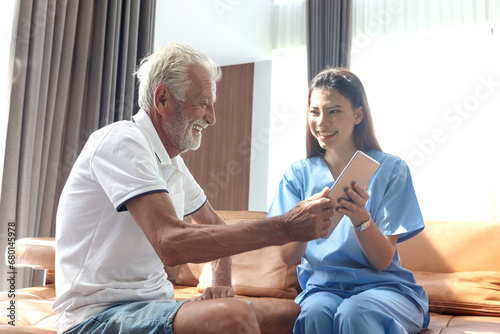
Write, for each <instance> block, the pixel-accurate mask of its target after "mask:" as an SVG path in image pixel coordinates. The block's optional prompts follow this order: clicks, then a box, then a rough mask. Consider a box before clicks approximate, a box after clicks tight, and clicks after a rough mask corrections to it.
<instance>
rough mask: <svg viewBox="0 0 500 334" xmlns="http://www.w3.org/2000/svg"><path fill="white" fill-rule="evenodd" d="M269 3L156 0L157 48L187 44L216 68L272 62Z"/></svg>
mask: <svg viewBox="0 0 500 334" xmlns="http://www.w3.org/2000/svg"><path fill="white" fill-rule="evenodd" d="M272 13H273V4H272V1H270V0H251V1H249V0H246V1H243V0H158V2H157V6H156V27H155V29H156V33H155V39H154V44H155V46H156V47H158V46H161V45H163V44H165V43H166V42H169V41H171V42H179V43H183V44H189V45H191V46H192V47H193V48H195V49H197V50H200V51H202V52H203V53H205V54H206V55H207V56H209V57H210V58H212V59H213V60H215V61H216V62H217V63H218V64H219V65H221V66H225V65H235V64H245V63H253V62H259V61H265V60H269V59H271V52H272V33H271V29H272Z"/></svg>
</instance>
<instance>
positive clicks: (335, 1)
mask: <svg viewBox="0 0 500 334" xmlns="http://www.w3.org/2000/svg"><path fill="white" fill-rule="evenodd" d="M351 15H352V0H308V1H307V27H308V33H307V54H308V77H309V80H311V79H312V78H313V77H314V76H315V75H316V74H317V73H318V72H320V71H321V70H322V69H323V68H325V67H326V66H342V67H347V68H348V67H349V57H350V49H351V30H352V28H351V24H352V23H351V21H352V18H351Z"/></svg>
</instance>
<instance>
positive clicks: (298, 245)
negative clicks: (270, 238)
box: [280, 242, 307, 266]
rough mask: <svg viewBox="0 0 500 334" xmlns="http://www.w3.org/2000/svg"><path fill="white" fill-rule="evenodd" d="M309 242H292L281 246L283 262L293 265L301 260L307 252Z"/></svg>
mask: <svg viewBox="0 0 500 334" xmlns="http://www.w3.org/2000/svg"><path fill="white" fill-rule="evenodd" d="M306 248H307V242H291V243H289V244H286V245H283V246H281V247H280V256H281V259H282V260H283V262H285V263H286V264H287V265H289V266H291V265H292V264H295V263H297V262H299V261H300V259H301V258H302V256H304V253H305V252H306Z"/></svg>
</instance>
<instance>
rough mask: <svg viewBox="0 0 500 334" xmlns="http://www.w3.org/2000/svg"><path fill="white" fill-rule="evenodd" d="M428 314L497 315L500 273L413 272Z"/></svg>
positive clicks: (499, 307)
mask: <svg viewBox="0 0 500 334" xmlns="http://www.w3.org/2000/svg"><path fill="white" fill-rule="evenodd" d="M414 274H415V278H416V279H417V282H418V283H419V284H420V285H422V286H423V287H424V289H425V290H426V291H427V294H428V296H429V308H430V310H431V311H432V312H436V313H445V314H453V315H488V316H500V272H498V271H474V272H458V273H433V272H421V271H420V272H415V273H414Z"/></svg>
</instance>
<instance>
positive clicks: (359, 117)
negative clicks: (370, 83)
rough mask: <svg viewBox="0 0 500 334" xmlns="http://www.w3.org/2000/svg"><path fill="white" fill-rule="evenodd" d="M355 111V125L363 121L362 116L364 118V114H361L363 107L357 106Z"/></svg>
mask: <svg viewBox="0 0 500 334" xmlns="http://www.w3.org/2000/svg"><path fill="white" fill-rule="evenodd" d="M355 113H356V125H357V124H359V123H361V121H363V118H364V114H363V107H361V106H360V107H358V108H357V109H356V111H355Z"/></svg>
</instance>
